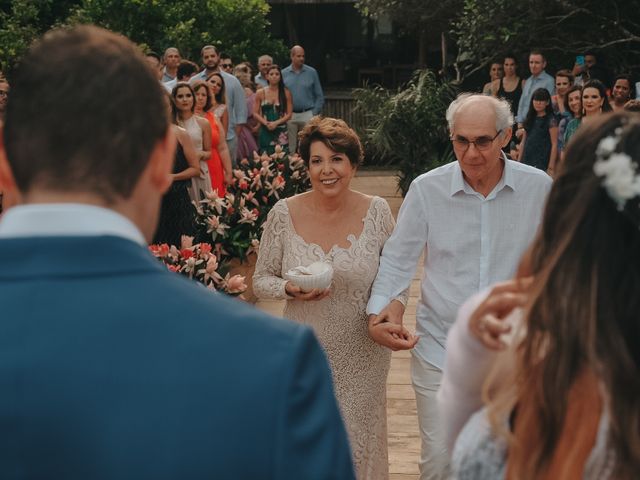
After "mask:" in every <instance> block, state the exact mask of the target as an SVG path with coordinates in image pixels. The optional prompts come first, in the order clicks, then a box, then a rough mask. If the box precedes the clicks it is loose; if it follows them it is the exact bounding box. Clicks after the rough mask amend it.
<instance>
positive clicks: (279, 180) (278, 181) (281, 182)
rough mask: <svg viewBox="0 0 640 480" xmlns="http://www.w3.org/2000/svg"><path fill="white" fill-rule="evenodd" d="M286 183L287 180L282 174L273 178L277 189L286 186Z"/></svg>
mask: <svg viewBox="0 0 640 480" xmlns="http://www.w3.org/2000/svg"><path fill="white" fill-rule="evenodd" d="M285 183H286V182H285V180H284V177H283V176H282V175H278V176H277V177H276V178H274V179H273V182H272V184H273V186H274V188H277V189H280V188H284V184H285Z"/></svg>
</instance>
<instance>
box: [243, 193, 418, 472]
mask: <svg viewBox="0 0 640 480" xmlns="http://www.w3.org/2000/svg"><path fill="white" fill-rule="evenodd" d="M363 224H364V225H363V230H362V233H361V234H360V236H359V237H358V238H356V237H355V236H354V235H349V237H348V240H349V242H350V243H351V246H349V247H348V248H343V247H339V246H334V247H333V248H331V250H330V251H329V252H324V251H323V250H322V248H321V247H320V246H319V245H316V244H314V243H307V242H306V241H305V240H304V239H303V238H302V237H301V236H300V235H298V234H297V233H296V231H295V229H294V226H293V223H292V221H291V216H290V214H289V208H288V206H287V201H286V200H280V201H279V202H278V203H277V204H276V205H275V206H274V207H273V209H272V211H271V212H270V213H269V217H268V219H267V221H266V223H265V227H264V233H263V235H262V241H261V243H260V254H259V255H258V261H257V264H256V271H255V274H254V277H253V278H254V280H253V286H254V291H255V293H256V295H257V296H258V297H260V298H280V299H284V298H287V295H286V293H285V289H284V287H285V283H286V280H283V278H282V276H283V274H284V273H285V272H287V271H288V270H290V269H291V268H293V267H296V266H299V265H310V264H311V263H313V262H316V261H328V262H331V264H332V266H333V269H334V276H333V282H332V285H331V293H330V295H329V296H328V297H326V298H324V299H322V300H319V301H301V300H291V299H290V300H288V301H287V304H286V307H285V310H284V316H285V317H286V318H290V319H292V320H296V321H298V322H300V323H304V324H307V325H309V326H311V327H312V328H313V329H314V331H315V333H316V335H317V337H318V339H319V340H320V343H321V344H322V346H323V347H324V349H325V351H326V353H327V357H328V359H329V364H330V365H331V370H332V373H333V380H334V387H335V392H336V397H337V399H338V403H339V405H340V409H341V411H342V415H343V418H344V421H345V425H346V427H347V432H348V434H349V439H350V441H351V448H352V451H353V457H354V463H355V467H356V471H357V477H358V479H360V480H362V479H371V480H384V479H386V478H388V475H389V466H388V454H387V412H386V380H387V374H388V373H389V363H390V360H391V352H390V351H389V350H388V349H387V348H385V347H382V346H380V345H378V344H377V343H375V342H374V341H373V340H371V338H370V337H369V335H368V331H367V315H366V312H365V308H366V306H367V301H368V300H369V295H370V292H371V285H372V283H373V281H374V280H375V278H376V274H377V272H378V263H379V258H380V253H381V251H382V247H383V246H384V243H385V241H386V240H387V238H388V237H389V235H391V232H392V230H393V227H394V220H393V216H392V215H391V210H390V209H389V205H388V204H387V202H386V201H385V200H383V199H381V198H379V197H373V199H372V200H371V205H370V206H369V210H368V211H367V214H366V216H365V218H364V219H363ZM401 300H403V299H401ZM404 300H405V303H406V298H404Z"/></svg>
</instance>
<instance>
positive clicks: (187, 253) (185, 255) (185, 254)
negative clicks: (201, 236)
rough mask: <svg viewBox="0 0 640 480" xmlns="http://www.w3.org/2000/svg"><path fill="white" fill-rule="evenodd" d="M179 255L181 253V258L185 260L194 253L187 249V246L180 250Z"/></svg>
mask: <svg viewBox="0 0 640 480" xmlns="http://www.w3.org/2000/svg"><path fill="white" fill-rule="evenodd" d="M180 255H182V258H184V259H185V260H187V259H189V258H192V257H193V256H194V253H193V250H189V249H188V248H185V249H182V250H180Z"/></svg>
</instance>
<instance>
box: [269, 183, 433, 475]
mask: <svg viewBox="0 0 640 480" xmlns="http://www.w3.org/2000/svg"><path fill="white" fill-rule="evenodd" d="M396 186H397V178H396V176H394V175H390V174H387V173H376V172H362V173H359V174H358V175H357V176H356V177H355V178H354V179H353V182H352V188H353V189H354V190H358V191H360V192H363V193H367V194H369V195H378V196H380V197H383V198H385V199H386V200H387V201H388V202H389V205H390V206H391V210H392V211H393V214H394V215H396V216H397V214H398V209H399V208H400V204H401V203H402V197H401V196H400V194H399V193H398V192H397V189H396ZM421 275H422V272H421V267H420V268H418V271H417V272H416V277H415V278H414V280H413V283H412V285H411V296H410V298H409V304H408V306H407V313H405V316H404V323H405V325H406V326H407V328H409V329H410V330H411V331H412V332H413V331H415V324H416V315H415V312H416V303H417V300H418V295H419V294H420V280H419V279H420V276H421ZM256 305H257V307H258V308H260V309H262V310H264V311H267V312H269V313H271V314H274V315H281V314H282V309H283V307H284V302H280V301H265V300H260V301H258V303H257V304H256ZM410 358H411V354H410V353H409V352H393V354H392V356H391V370H390V372H389V378H388V379H387V421H388V430H389V432H388V435H389V437H388V438H389V472H390V479H391V480H417V479H418V458H419V456H420V433H419V431H418V418H417V416H416V401H415V396H414V393H413V388H412V387H411V376H410V372H409V362H410Z"/></svg>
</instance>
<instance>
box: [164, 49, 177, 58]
mask: <svg viewBox="0 0 640 480" xmlns="http://www.w3.org/2000/svg"><path fill="white" fill-rule="evenodd" d="M169 50H175V51H176V53H177V54H178V55H180V50H178V49H177V48H176V47H169V48H167V49H166V50H165V51H164V55H162V58H167V55H169Z"/></svg>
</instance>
